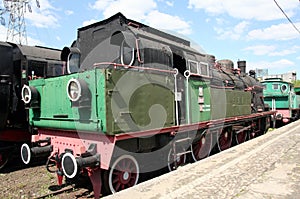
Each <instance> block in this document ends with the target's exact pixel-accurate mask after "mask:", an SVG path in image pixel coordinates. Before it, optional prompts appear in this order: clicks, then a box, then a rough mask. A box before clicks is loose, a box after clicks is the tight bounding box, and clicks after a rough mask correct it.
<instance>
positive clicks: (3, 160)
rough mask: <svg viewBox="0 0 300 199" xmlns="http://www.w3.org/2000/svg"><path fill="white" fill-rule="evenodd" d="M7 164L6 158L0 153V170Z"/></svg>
mask: <svg viewBox="0 0 300 199" xmlns="http://www.w3.org/2000/svg"><path fill="white" fill-rule="evenodd" d="M7 162H8V157H7V156H6V155H4V154H2V153H0V169H2V168H3V167H4V166H5V165H6V164H7Z"/></svg>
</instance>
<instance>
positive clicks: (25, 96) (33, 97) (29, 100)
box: [21, 85, 39, 106]
mask: <svg viewBox="0 0 300 199" xmlns="http://www.w3.org/2000/svg"><path fill="white" fill-rule="evenodd" d="M38 96H39V94H38V91H37V90H36V88H34V87H33V86H27V85H24V86H23V88H22V91H21V97H22V101H23V102H24V103H25V104H27V105H28V104H30V106H32V105H37V104H36V103H38V98H39V97H38Z"/></svg>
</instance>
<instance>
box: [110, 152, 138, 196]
mask: <svg viewBox="0 0 300 199" xmlns="http://www.w3.org/2000/svg"><path fill="white" fill-rule="evenodd" d="M138 180H139V165H138V163H137V161H136V159H135V158H134V157H133V156H131V155H122V156H120V157H119V158H118V159H116V161H115V162H114V163H113V165H112V167H111V169H110V171H109V176H108V185H109V189H110V191H111V192H112V193H115V192H118V191H121V190H124V189H127V188H129V187H132V186H134V185H136V184H137V182H138Z"/></svg>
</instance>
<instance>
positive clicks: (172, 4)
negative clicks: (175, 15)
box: [166, 1, 174, 7]
mask: <svg viewBox="0 0 300 199" xmlns="http://www.w3.org/2000/svg"><path fill="white" fill-rule="evenodd" d="M166 4H167V5H168V6H170V7H173V6H174V2H173V1H172V2H171V1H166Z"/></svg>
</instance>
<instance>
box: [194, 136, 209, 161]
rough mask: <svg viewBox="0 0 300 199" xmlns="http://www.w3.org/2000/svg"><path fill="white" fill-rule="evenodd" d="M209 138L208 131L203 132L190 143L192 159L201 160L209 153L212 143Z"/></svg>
mask: <svg viewBox="0 0 300 199" xmlns="http://www.w3.org/2000/svg"><path fill="white" fill-rule="evenodd" d="M211 138H212V137H211V134H210V133H205V134H203V135H202V136H201V137H200V139H199V140H198V141H196V142H194V143H193V144H192V146H191V147H192V157H193V159H194V161H198V160H201V159H203V158H205V157H207V156H208V155H209V153H210V150H211V144H212V139H211Z"/></svg>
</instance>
